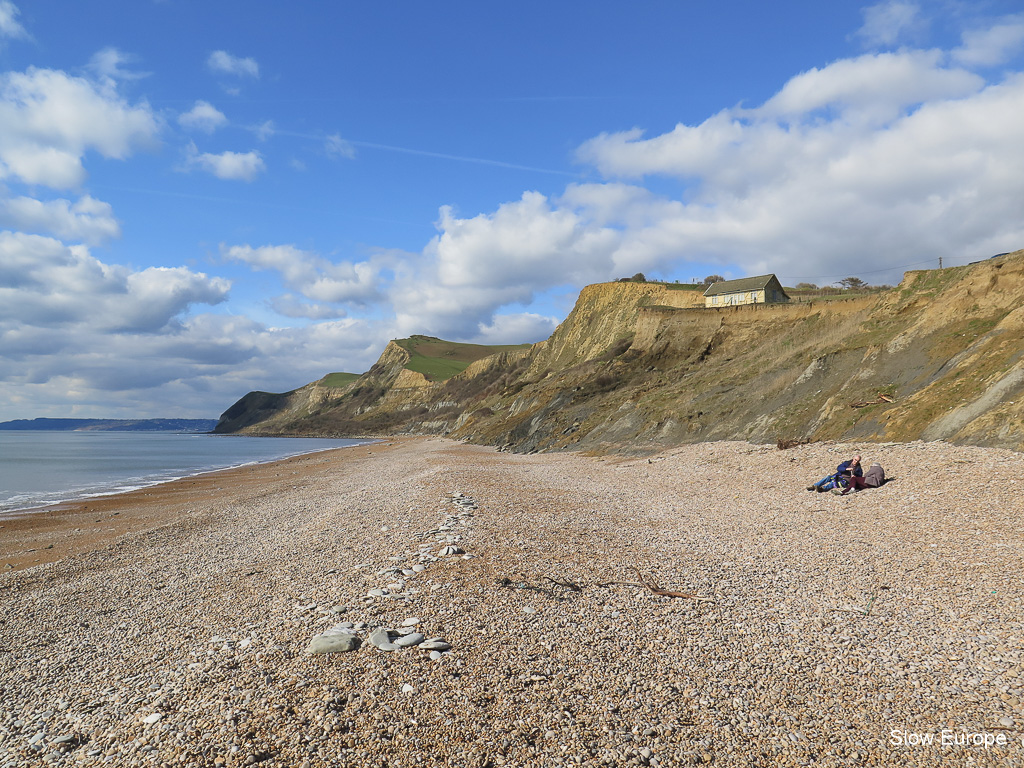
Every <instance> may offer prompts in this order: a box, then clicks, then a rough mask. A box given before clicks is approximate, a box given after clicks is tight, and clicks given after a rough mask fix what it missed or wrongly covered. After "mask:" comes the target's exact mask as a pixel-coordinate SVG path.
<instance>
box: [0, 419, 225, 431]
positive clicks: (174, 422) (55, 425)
mask: <svg viewBox="0 0 1024 768" xmlns="http://www.w3.org/2000/svg"><path fill="white" fill-rule="evenodd" d="M215 426H217V420H216V419H46V418H40V419H15V420H14V421H3V422H0V430H19V431H26V432H212V431H213V428H214V427H215Z"/></svg>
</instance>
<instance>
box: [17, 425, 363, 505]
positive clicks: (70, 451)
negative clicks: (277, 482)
mask: <svg viewBox="0 0 1024 768" xmlns="http://www.w3.org/2000/svg"><path fill="white" fill-rule="evenodd" d="M365 442H368V441H365V440H331V439H326V438H324V439H321V438H305V437H294V438H293V437H236V436H226V435H189V434H180V433H175V432H35V431H33V432H28V431H26V432H19V431H0V515H2V514H3V513H5V512H11V511H14V510H18V509H30V508H32V507H38V506H42V505H44V504H55V503H57V502H60V501H69V500H73V499H81V498H86V497H89V496H101V495H106V494H111V493H121V492H124V491H130V490H134V489H136V488H143V487H145V486H147V485H155V484H156V483H163V482H167V481H168V480H176V479H178V478H181V477H189V476H191V475H196V474H199V473H201V472H210V471H212V470H216V469H227V468H229V467H240V466H244V465H246V464H258V463H262V462H267V461H276V460H277V459H283V458H287V457H288V456H296V455H298V454H300V453H314V452H316V451H322V450H327V449H329V448H342V447H345V446H350V445H359V444H362V443H365Z"/></svg>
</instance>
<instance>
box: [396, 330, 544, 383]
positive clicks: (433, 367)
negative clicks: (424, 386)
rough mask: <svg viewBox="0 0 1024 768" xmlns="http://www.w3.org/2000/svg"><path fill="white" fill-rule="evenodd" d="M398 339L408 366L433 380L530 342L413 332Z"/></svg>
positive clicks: (443, 379)
mask: <svg viewBox="0 0 1024 768" xmlns="http://www.w3.org/2000/svg"><path fill="white" fill-rule="evenodd" d="M395 343H396V344H397V345H398V346H400V347H401V348H402V349H404V350H405V351H406V352H408V353H409V355H410V359H409V362H408V363H406V365H405V367H406V368H408V369H409V370H410V371H416V372H417V373H422V374H423V375H424V376H426V377H427V379H429V380H430V381H446V380H447V379H450V378H451V377H452V376H454V375H455V374H457V373H462V371H464V370H466V368H467V367H468V366H469V364H470V363H474V362H476V361H477V360H480V359H482V358H485V357H490V356H491V355H494V354H497V353H499V352H506V351H508V350H512V349H527V348H529V346H530V345H529V344H505V345H484V344H459V343H457V342H454V341H444V340H443V339H437V338H434V337H433V336H411V337H409V338H408V339H397V340H396V341H395Z"/></svg>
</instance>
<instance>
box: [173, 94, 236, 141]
mask: <svg viewBox="0 0 1024 768" xmlns="http://www.w3.org/2000/svg"><path fill="white" fill-rule="evenodd" d="M227 122H228V119H227V117H225V115H224V113H223V112H221V111H220V110H219V109H217V108H216V107H215V106H213V105H212V104H210V102H208V101H197V102H196V103H195V106H193V107H192V109H190V110H189V111H188V112H182V113H181V114H180V115H178V125H180V126H181V127H182V128H185V129H187V130H190V131H202V132H203V133H213V132H214V131H215V130H217V129H218V128H220V127H222V126H224V125H227Z"/></svg>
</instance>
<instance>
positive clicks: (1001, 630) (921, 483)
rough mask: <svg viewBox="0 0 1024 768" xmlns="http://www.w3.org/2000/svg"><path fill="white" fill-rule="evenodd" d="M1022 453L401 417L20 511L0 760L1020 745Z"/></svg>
mask: <svg viewBox="0 0 1024 768" xmlns="http://www.w3.org/2000/svg"><path fill="white" fill-rule="evenodd" d="M854 453H860V454H862V455H863V457H864V463H865V466H867V465H868V464H870V463H871V462H873V461H878V462H880V463H881V464H882V466H883V467H885V469H886V472H887V474H888V475H889V476H890V478H891V481H890V482H888V483H886V484H885V485H884V486H883V487H881V488H878V489H869V490H865V491H862V492H859V493H856V494H851V495H849V496H845V497H839V496H835V495H832V494H828V493H824V494H818V493H813V492H808V491H806V490H805V489H806V486H807V485H808V484H809V483H811V482H813V481H815V480H818V479H819V478H821V477H822V476H823V475H825V474H827V473H829V472H830V471H832V470H834V468H835V466H836V465H837V464H838V463H839V462H840V461H842V460H844V459H847V458H849V457H850V456H851V455H853V454H854ZM1021 478H1024V455H1021V454H1018V453H1013V452H1009V451H1002V450H996V449H984V448H972V447H958V446H951V445H948V444H944V443H921V442H918V443H910V444H881V445H878V444H829V443H814V444H810V445H803V446H798V447H795V448H791V449H789V450H778V449H777V448H776V447H775V446H769V445H752V444H748V443H740V442H722V443H707V444H699V445H690V446H682V447H678V448H673V449H668V450H665V451H662V452H660V453H656V454H650V455H644V456H621V455H617V456H587V455H581V454H573V453H566V454H535V455H516V454H510V453H503V452H499V451H496V450H495V449H493V448H488V447H481V446H473V445H466V444H462V443H457V442H453V441H448V440H442V439H432V438H401V439H395V440H389V441H384V442H381V443H376V444H372V445H363V446H357V447H353V448H345V449H340V450H337V451H329V452H324V453H318V454H313V455H309V456H303V457H297V458H294V459H289V460H287V461H284V462H277V463H274V464H268V465H261V466H258V467H247V468H244V469H239V470H232V471H230V472H225V473H216V474H211V475H207V476H203V477H202V478H197V479H190V480H189V481H180V482H178V483H171V484H168V485H167V486H160V487H158V488H156V489H148V490H147V491H145V492H137V493H133V494H126V495H124V496H117V497H109V498H106V499H100V500H91V501H90V502H89V503H88V504H79V505H69V506H67V507H63V508H60V509H56V510H48V511H45V512H36V513H33V514H31V515H22V516H19V517H10V518H4V519H0V768H16V767H17V768H21V767H22V766H37V765H38V766H79V765H82V766H102V765H110V766H197V767H198V766H202V767H203V768H207V767H219V766H231V767H234V766H249V765H261V766H275V767H285V766H286V767H288V768H299V767H301V766H306V767H308V768H316V767H318V766H353V767H355V766H380V767H381V768H414V767H415V766H429V767H434V766H437V767H439V768H440V767H441V766H445V767H447V766H460V767H461V766H473V767H481V768H482V767H484V766H504V765H507V766H516V767H519V766H561V765H567V766H572V765H586V766H629V765H651V766H677V765H684V766H685V765H706V764H711V765H722V766H733V765H736V766H745V765H754V766H762V765H763V766H936V765H971V766H1022V765H1024V746H1022V738H1024V677H1022V673H1024V669H1022V661H1024V627H1022V618H1024V578H1022V576H1024V573H1022V571H1024V557H1022V556H1024V502H1021V495H1020V492H1021V490H1022V487H1024V486H1022V480H1021Z"/></svg>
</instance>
